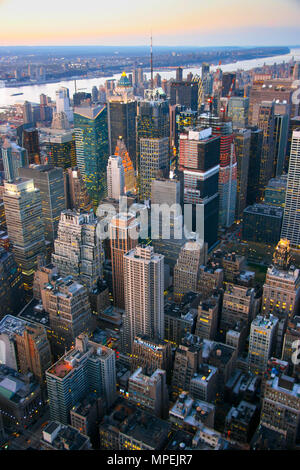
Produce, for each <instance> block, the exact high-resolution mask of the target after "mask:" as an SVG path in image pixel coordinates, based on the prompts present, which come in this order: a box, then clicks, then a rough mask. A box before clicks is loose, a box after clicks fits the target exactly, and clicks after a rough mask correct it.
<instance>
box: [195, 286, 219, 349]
mask: <svg viewBox="0 0 300 470" xmlns="http://www.w3.org/2000/svg"><path fill="white" fill-rule="evenodd" d="M219 310H220V295H218V294H213V295H211V296H210V297H207V298H204V299H202V300H200V302H199V305H198V313H197V323H196V328H195V335H196V336H199V337H200V338H203V339H211V340H214V339H215V337H216V333H217V326H218V321H219Z"/></svg>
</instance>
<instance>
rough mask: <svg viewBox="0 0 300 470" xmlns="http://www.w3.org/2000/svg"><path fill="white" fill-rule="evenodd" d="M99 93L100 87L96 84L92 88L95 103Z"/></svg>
mask: <svg viewBox="0 0 300 470" xmlns="http://www.w3.org/2000/svg"><path fill="white" fill-rule="evenodd" d="M98 94H99V92H98V88H97V87H96V86H93V88H92V101H93V103H97V101H98Z"/></svg>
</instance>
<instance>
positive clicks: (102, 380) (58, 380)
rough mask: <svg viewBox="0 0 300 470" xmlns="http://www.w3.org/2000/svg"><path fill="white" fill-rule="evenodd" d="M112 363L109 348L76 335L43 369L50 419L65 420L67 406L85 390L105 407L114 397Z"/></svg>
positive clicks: (68, 413)
mask: <svg viewBox="0 0 300 470" xmlns="http://www.w3.org/2000/svg"><path fill="white" fill-rule="evenodd" d="M115 367H116V366H115V352H114V351H113V350H112V349H110V348H107V347H106V346H101V345H100V344H98V343H94V342H92V341H89V340H88V337H87V336H86V335H84V334H82V335H79V336H78V337H77V338H76V342H75V347H74V348H73V349H71V351H69V352H67V353H66V354H65V355H64V356H63V357H61V358H60V359H59V360H58V362H56V363H55V364H53V365H52V366H51V367H50V368H49V369H48V370H47V372H46V378H47V388H48V396H49V405H50V416H51V419H54V420H57V421H59V422H60V423H63V424H68V423H69V422H70V410H71V409H72V407H73V406H75V405H77V403H78V402H80V400H82V399H83V398H84V397H85V396H87V395H88V393H89V392H90V393H91V392H93V393H94V394H95V395H96V396H97V397H103V398H104V400H105V402H106V406H107V407H108V408H109V407H110V406H111V405H112V404H113V402H114V401H115V398H116V397H115V394H116V370H115Z"/></svg>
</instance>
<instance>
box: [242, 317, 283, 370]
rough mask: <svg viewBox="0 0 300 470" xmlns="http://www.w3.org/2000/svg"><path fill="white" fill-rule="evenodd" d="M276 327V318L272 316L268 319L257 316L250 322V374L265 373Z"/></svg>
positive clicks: (273, 343) (273, 344)
mask: <svg viewBox="0 0 300 470" xmlns="http://www.w3.org/2000/svg"><path fill="white" fill-rule="evenodd" d="M277 326H278V318H276V317H274V316H272V315H270V316H269V317H264V316H261V315H258V316H257V317H256V318H255V319H254V320H253V321H252V323H251V329H250V339H249V355H248V360H249V367H250V370H251V372H255V373H257V374H263V373H264V372H265V370H266V368H267V364H268V359H269V358H270V357H271V356H272V352H273V348H274V346H275V336H276V330H277Z"/></svg>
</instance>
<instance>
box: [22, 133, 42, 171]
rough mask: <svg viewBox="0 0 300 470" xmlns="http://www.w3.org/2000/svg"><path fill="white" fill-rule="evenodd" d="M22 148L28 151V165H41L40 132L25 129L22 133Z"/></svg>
mask: <svg viewBox="0 0 300 470" xmlns="http://www.w3.org/2000/svg"><path fill="white" fill-rule="evenodd" d="M22 147H24V148H25V149H26V150H27V156H28V163H29V164H30V163H35V164H39V163H40V160H41V155H40V142H39V131H38V130H37V129H36V128H34V127H32V128H29V129H27V128H24V129H23V133H22Z"/></svg>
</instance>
